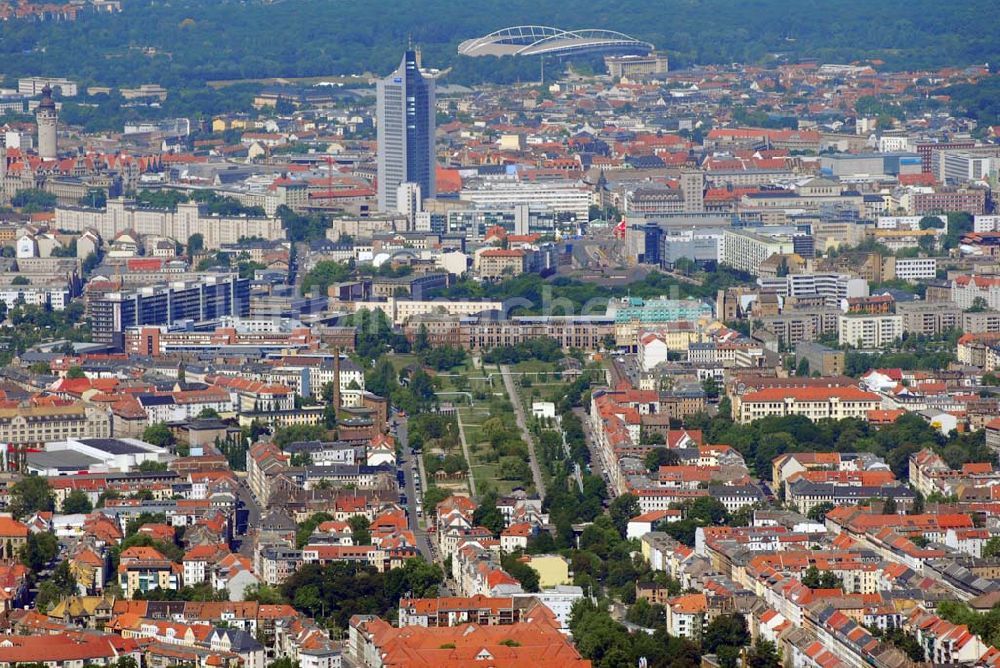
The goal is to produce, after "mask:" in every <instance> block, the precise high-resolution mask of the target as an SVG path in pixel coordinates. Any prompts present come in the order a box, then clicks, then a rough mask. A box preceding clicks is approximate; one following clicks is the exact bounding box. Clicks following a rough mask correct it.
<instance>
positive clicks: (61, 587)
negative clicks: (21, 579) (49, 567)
mask: <svg viewBox="0 0 1000 668" xmlns="http://www.w3.org/2000/svg"><path fill="white" fill-rule="evenodd" d="M75 593H76V578H75V577H73V573H72V572H71V571H70V569H69V562H68V561H63V562H61V563H60V564H59V565H58V566H56V568H55V570H53V571H52V577H50V578H46V579H45V580H44V581H43V582H42V583H41V584H39V585H38V597H37V598H36V599H35V607H36V608H38V610H40V611H44V610H48V607H49V606H50V605H52V604H54V603H58V602H59V601H60V600H62V599H63V598H64V597H66V596H72V595H73V594H75Z"/></svg>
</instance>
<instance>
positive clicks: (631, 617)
mask: <svg viewBox="0 0 1000 668" xmlns="http://www.w3.org/2000/svg"><path fill="white" fill-rule="evenodd" d="M625 619H626V620H628V621H630V622H632V623H633V624H638V625H639V626H645V627H646V628H655V627H657V626H661V625H663V624H665V623H666V621H667V611H666V608H664V607H663V606H662V605H658V604H656V603H650V602H649V601H647V600H646V599H644V598H640V599H639V600H638V601H636V602H635V603H634V604H633V605H632V607H630V608H629V609H628V612H627V613H625Z"/></svg>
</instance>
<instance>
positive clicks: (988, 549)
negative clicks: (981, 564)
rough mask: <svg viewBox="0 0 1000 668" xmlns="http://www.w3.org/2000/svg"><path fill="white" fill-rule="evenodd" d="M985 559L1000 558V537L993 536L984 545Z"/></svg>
mask: <svg viewBox="0 0 1000 668" xmlns="http://www.w3.org/2000/svg"><path fill="white" fill-rule="evenodd" d="M983 556H984V557H1000V536H993V537H992V538H990V539H989V540H988V541H986V544H985V545H983Z"/></svg>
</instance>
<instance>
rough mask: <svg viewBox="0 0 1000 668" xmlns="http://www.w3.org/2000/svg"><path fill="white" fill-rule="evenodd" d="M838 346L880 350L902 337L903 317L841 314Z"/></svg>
mask: <svg viewBox="0 0 1000 668" xmlns="http://www.w3.org/2000/svg"><path fill="white" fill-rule="evenodd" d="M839 324H840V334H839V336H838V342H839V343H840V345H842V346H843V345H848V344H849V345H852V346H854V347H856V348H864V349H869V348H880V347H882V346H884V345H886V344H889V343H892V342H893V341H895V340H896V339H898V338H899V337H900V336H902V335H903V316H901V315H866V314H854V313H852V314H846V313H845V314H842V315H841V316H840V318H839Z"/></svg>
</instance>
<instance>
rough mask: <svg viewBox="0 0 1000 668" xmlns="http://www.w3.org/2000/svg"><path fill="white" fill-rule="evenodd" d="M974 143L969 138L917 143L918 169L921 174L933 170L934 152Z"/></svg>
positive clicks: (961, 147) (971, 145)
mask: <svg viewBox="0 0 1000 668" xmlns="http://www.w3.org/2000/svg"><path fill="white" fill-rule="evenodd" d="M975 145H976V142H974V141H972V140H971V139H968V140H964V141H953V142H942V143H939V144H938V143H930V142H928V143H923V144H917V155H919V156H920V171H921V173H923V174H932V173H933V172H934V167H933V165H932V161H933V158H934V154H935V153H937V152H938V151H946V150H951V149H965V148H973V147H974V146H975Z"/></svg>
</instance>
